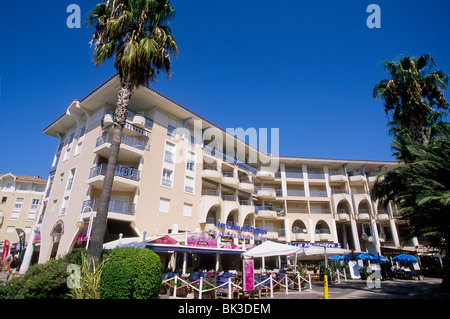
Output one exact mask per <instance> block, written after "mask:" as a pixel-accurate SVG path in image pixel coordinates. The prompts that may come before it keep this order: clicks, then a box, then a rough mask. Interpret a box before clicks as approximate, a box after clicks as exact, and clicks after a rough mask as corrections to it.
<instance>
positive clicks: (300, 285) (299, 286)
mask: <svg viewBox="0 0 450 319" xmlns="http://www.w3.org/2000/svg"><path fill="white" fill-rule="evenodd" d="M297 279H298V291H302V280H301V279H300V273H297Z"/></svg>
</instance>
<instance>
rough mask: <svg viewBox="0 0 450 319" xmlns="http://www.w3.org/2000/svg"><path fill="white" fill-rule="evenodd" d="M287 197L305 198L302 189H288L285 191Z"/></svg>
mask: <svg viewBox="0 0 450 319" xmlns="http://www.w3.org/2000/svg"><path fill="white" fill-rule="evenodd" d="M287 195H288V196H301V197H305V191H304V190H303V189H288V190H287Z"/></svg>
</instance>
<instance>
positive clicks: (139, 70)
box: [88, 0, 178, 263]
mask: <svg viewBox="0 0 450 319" xmlns="http://www.w3.org/2000/svg"><path fill="white" fill-rule="evenodd" d="M174 14H175V10H174V8H173V7H172V5H171V4H170V0H106V1H104V2H102V3H99V4H97V5H96V7H95V8H94V9H93V10H92V11H91V12H90V14H89V24H90V25H91V26H94V34H93V37H92V41H91V44H93V45H94V53H93V55H94V62H95V65H96V66H98V65H100V64H102V63H103V62H105V61H106V60H108V59H109V58H111V57H113V56H114V58H115V61H114V67H115V68H116V70H117V71H118V74H119V77H120V88H119V90H118V99H117V106H116V110H115V116H114V132H113V138H112V142H111V150H110V154H109V159H108V165H107V169H106V174H105V178H104V182H103V188H102V191H101V195H100V199H99V205H98V209H97V215H96V218H95V222H94V225H93V229H94V232H93V236H92V240H91V243H90V246H89V251H88V260H91V259H93V260H94V262H95V263H98V261H99V260H100V257H101V252H102V248H103V237H104V234H105V230H106V223H107V214H108V205H109V201H110V197H111V189H112V185H113V181H114V172H115V169H116V165H117V159H118V155H119V148H120V142H121V135H122V130H123V127H124V125H125V121H126V118H127V111H128V104H129V102H130V99H131V96H132V94H133V92H134V90H135V89H136V88H137V87H139V86H141V85H145V84H147V85H148V83H149V82H154V81H155V80H156V78H157V75H158V74H159V72H160V71H163V72H165V73H166V74H167V76H168V77H170V72H171V61H170V56H171V55H177V54H178V47H177V44H176V42H175V38H174V36H173V34H172V31H171V29H170V28H169V26H168V23H169V22H170V21H171V20H172V19H173V18H174Z"/></svg>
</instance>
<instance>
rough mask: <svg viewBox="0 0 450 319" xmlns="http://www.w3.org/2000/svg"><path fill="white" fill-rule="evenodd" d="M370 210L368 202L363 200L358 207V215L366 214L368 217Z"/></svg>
mask: <svg viewBox="0 0 450 319" xmlns="http://www.w3.org/2000/svg"><path fill="white" fill-rule="evenodd" d="M370 212H371V209H370V205H369V202H368V201H367V199H363V200H362V201H361V202H360V203H359V205H358V214H359V215H361V214H368V215H370Z"/></svg>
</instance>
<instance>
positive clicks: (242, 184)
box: [238, 178, 255, 194]
mask: <svg viewBox="0 0 450 319" xmlns="http://www.w3.org/2000/svg"><path fill="white" fill-rule="evenodd" d="M238 188H239V190H241V191H244V192H246V193H250V194H252V193H253V192H254V189H255V187H254V186H253V183H252V181H251V180H250V178H240V179H239V185H238Z"/></svg>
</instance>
